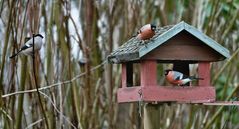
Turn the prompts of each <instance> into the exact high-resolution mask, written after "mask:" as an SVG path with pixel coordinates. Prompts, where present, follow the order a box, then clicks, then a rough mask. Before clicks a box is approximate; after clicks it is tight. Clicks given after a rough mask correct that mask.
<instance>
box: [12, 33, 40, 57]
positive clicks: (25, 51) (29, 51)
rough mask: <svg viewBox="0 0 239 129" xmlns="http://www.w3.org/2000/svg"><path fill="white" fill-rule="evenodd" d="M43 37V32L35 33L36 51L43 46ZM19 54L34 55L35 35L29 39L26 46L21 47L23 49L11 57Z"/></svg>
mask: <svg viewBox="0 0 239 129" xmlns="http://www.w3.org/2000/svg"><path fill="white" fill-rule="evenodd" d="M42 39H43V36H42V35H41V34H36V35H34V51H39V50H40V49H41V46H42ZM18 54H24V55H32V54H33V37H32V38H30V39H29V40H27V42H26V43H25V45H24V46H22V47H21V49H20V50H19V51H18V52H17V53H15V54H13V55H12V56H10V57H9V58H13V57H15V56H17V55H18Z"/></svg>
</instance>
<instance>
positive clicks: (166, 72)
mask: <svg viewBox="0 0 239 129" xmlns="http://www.w3.org/2000/svg"><path fill="white" fill-rule="evenodd" d="M169 71H172V70H171V69H166V70H165V72H164V75H165V76H167V75H168V72H169Z"/></svg>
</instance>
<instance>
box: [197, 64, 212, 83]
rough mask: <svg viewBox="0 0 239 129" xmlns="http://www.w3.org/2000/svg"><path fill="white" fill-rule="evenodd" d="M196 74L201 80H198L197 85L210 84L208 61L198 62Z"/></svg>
mask: <svg viewBox="0 0 239 129" xmlns="http://www.w3.org/2000/svg"><path fill="white" fill-rule="evenodd" d="M198 75H199V77H200V78H203V80H199V84H198V85H199V86H210V85H211V84H210V63H209V62H200V63H199V64H198Z"/></svg>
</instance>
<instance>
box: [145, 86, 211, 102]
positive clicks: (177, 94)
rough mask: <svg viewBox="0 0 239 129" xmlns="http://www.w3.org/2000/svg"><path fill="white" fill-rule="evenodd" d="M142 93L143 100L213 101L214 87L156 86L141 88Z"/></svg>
mask: <svg viewBox="0 0 239 129" xmlns="http://www.w3.org/2000/svg"><path fill="white" fill-rule="evenodd" d="M142 93H143V99H144V101H178V102H179V101H181V102H189V103H202V102H212V101H215V88H214V87H212V86H208V87H200V86H188V87H175V86H174V87H170V86H156V87H147V88H142Z"/></svg>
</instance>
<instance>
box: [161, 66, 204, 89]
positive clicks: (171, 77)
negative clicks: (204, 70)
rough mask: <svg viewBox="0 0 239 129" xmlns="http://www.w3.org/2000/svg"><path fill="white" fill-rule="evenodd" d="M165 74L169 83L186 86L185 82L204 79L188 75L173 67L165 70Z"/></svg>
mask: <svg viewBox="0 0 239 129" xmlns="http://www.w3.org/2000/svg"><path fill="white" fill-rule="evenodd" d="M164 75H165V77H166V80H167V81H168V82H169V83H171V84H173V85H178V86H185V84H187V83H189V82H192V81H195V80H203V78H197V77H195V76H187V75H184V74H183V73H181V72H178V71H173V70H171V69H167V70H165V73H164Z"/></svg>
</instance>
